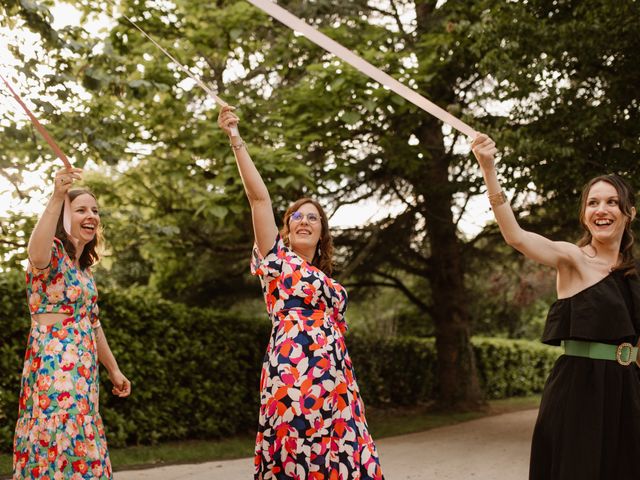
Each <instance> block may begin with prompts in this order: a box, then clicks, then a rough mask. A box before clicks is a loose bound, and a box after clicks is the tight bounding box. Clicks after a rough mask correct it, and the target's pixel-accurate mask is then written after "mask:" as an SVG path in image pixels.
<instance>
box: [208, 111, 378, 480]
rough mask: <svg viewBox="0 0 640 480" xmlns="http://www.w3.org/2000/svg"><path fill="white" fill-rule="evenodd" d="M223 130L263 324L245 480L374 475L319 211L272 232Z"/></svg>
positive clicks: (267, 209)
mask: <svg viewBox="0 0 640 480" xmlns="http://www.w3.org/2000/svg"><path fill="white" fill-rule="evenodd" d="M237 123H238V117H237V116H236V115H235V114H234V113H233V107H224V108H223V109H222V110H221V112H220V116H219V119H218V124H219V125H220V127H221V128H222V129H223V130H224V131H225V133H227V135H229V137H230V140H231V146H232V148H233V150H234V153H235V156H236V161H237V164H238V169H239V171H240V176H241V177H242V181H243V184H244V187H245V191H246V194H247V197H248V199H249V203H250V204H251V212H252V218H253V228H254V233H255V247H254V249H253V257H252V262H251V273H253V274H254V275H257V276H258V277H259V278H260V282H261V284H262V290H263V293H264V298H265V302H266V304H267V312H268V314H269V317H270V318H271V321H272V324H273V328H272V332H271V339H270V341H269V345H268V346H267V352H266V355H265V360H264V364H263V367H262V375H261V380H260V415H259V426H258V435H257V438H256V451H255V479H257V480H271V479H278V480H284V479H300V480H302V479H308V480H320V479H323V480H333V479H335V480H338V479H340V480H356V479H357V480H373V479H375V480H380V479H382V478H383V476H382V470H381V468H380V462H379V460H378V454H377V452H376V447H375V444H374V443H373V439H372V438H371V436H370V435H369V429H368V427H367V422H366V420H365V416H364V405H363V403H362V399H361V398H360V392H359V390H358V385H357V383H356V380H355V376H354V372H353V367H352V365H351V359H350V358H349V354H348V352H347V348H346V346H345V342H344V336H343V335H344V332H345V330H346V328H347V327H346V323H345V320H344V313H345V310H346V308H347V293H346V291H345V289H344V288H343V287H342V286H341V285H340V284H339V283H338V282H336V281H335V280H333V279H332V278H331V276H330V275H331V260H332V255H333V244H332V240H331V234H330V232H329V224H328V221H327V216H326V214H325V213H324V211H323V209H322V207H321V206H320V205H319V204H318V203H317V202H316V201H314V200H311V199H309V198H302V199H300V200H298V201H296V202H295V203H294V204H293V205H291V206H290V207H289V209H288V210H287V212H286V213H285V216H284V227H283V228H282V231H281V232H278V229H277V227H276V221H275V218H274V215H273V210H272V207H271V199H270V197H269V192H268V191H267V188H266V186H265V184H264V182H263V181H262V178H261V177H260V174H259V173H258V171H257V169H256V168H255V166H254V164H253V162H252V161H251V158H250V157H249V153H248V152H247V149H246V145H245V143H244V142H243V141H242V139H241V138H240V137H239V136H231V135H232V133H231V127H233V126H236V125H237Z"/></svg>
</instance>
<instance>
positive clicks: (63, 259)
mask: <svg viewBox="0 0 640 480" xmlns="http://www.w3.org/2000/svg"><path fill="white" fill-rule="evenodd" d="M80 178H81V170H79V169H73V170H70V171H67V170H63V171H60V172H58V174H57V175H56V177H55V186H54V193H53V195H52V197H51V199H50V200H49V204H48V205H47V208H46V209H45V211H44V213H43V214H42V216H41V217H40V219H39V220H38V223H37V225H36V227H35V229H34V231H33V233H32V234H31V238H30V240H29V248H28V252H29V265H28V268H27V298H28V302H29V309H30V312H31V319H32V321H31V332H30V335H29V341H28V345H27V351H26V354H25V361H24V369H23V372H22V387H21V393H20V405H19V417H18V422H17V425H16V432H15V438H14V444H13V478H14V479H23V478H24V479H36V478H38V479H49V480H53V479H56V480H61V479H74V480H80V479H110V478H112V473H111V464H110V462H109V454H108V451H107V443H106V439H105V435H104V428H103V425H102V420H101V418H100V414H99V413H98V360H100V361H101V362H102V364H103V365H104V366H105V367H106V368H107V370H108V372H109V378H110V379H111V382H112V383H113V385H114V386H113V393H114V394H115V395H118V396H120V397H126V396H128V395H129V393H130V392H131V384H130V383H129V380H127V378H126V377H125V376H124V375H123V374H122V372H121V371H120V369H119V368H118V364H117V363H116V360H115V358H114V356H113V354H112V353H111V350H110V348H109V344H108V343H107V339H106V337H105V334H104V332H103V331H102V328H101V326H100V321H99V320H98V305H97V303H96V302H97V298H98V293H97V290H96V286H95V283H94V280H93V275H92V273H91V268H90V267H91V265H93V264H94V263H95V262H96V261H97V260H98V253H97V250H98V248H99V246H100V237H101V236H100V233H99V232H100V216H99V214H98V207H97V203H96V199H95V197H94V196H93V194H91V193H90V192H88V191H87V190H72V191H69V188H70V187H71V185H72V184H73V181H74V180H77V179H80ZM67 195H68V200H67V201H68V202H70V203H69V208H65V213H64V214H63V204H64V202H65V196H67ZM65 215H68V216H69V217H70V218H68V220H70V222H69V223H70V225H69V227H68V229H69V234H67V232H66V231H65V228H64V227H63V223H64V222H63V217H64V216H65Z"/></svg>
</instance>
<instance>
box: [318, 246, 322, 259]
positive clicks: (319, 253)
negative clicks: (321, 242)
mask: <svg viewBox="0 0 640 480" xmlns="http://www.w3.org/2000/svg"><path fill="white" fill-rule="evenodd" d="M318 256H319V257H321V256H322V250H320V247H318Z"/></svg>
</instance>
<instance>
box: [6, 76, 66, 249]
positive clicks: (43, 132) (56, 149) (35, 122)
mask: <svg viewBox="0 0 640 480" xmlns="http://www.w3.org/2000/svg"><path fill="white" fill-rule="evenodd" d="M0 78H1V79H2V81H3V82H4V84H5V85H6V86H7V88H8V89H9V91H10V92H11V94H12V95H13V98H15V99H16V101H17V102H18V103H19V104H20V106H21V107H22V109H23V110H24V111H25V113H26V114H27V116H28V117H29V120H31V123H32V124H33V126H34V127H36V130H38V132H40V135H42V137H43V138H44V139H45V141H46V142H47V143H48V144H49V146H50V147H51V150H53V153H55V154H56V155H57V157H58V158H59V159H60V160H62V163H63V164H64V166H65V168H66V169H67V171H69V172H70V171H71V169H72V168H73V166H72V165H71V162H70V161H69V159H68V158H67V156H66V155H65V154H64V152H63V151H62V149H61V148H60V147H59V146H58V144H57V143H56V142H55V140H54V139H53V138H52V137H51V135H49V132H47V130H46V129H45V128H44V127H43V126H42V124H41V123H40V122H39V121H38V119H37V118H36V116H35V115H34V114H33V113H31V110H29V107H27V105H26V104H25V103H24V102H23V101H22V98H20V95H18V94H17V93H16V91H15V90H14V89H13V87H11V84H10V83H9V82H8V81H7V79H6V78H4V77H3V76H2V75H0ZM62 228H64V231H65V232H67V235H69V236H71V199H70V198H69V195H68V194H67V195H65V197H64V205H63V207H62Z"/></svg>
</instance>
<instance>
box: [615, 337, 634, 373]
mask: <svg viewBox="0 0 640 480" xmlns="http://www.w3.org/2000/svg"><path fill="white" fill-rule="evenodd" d="M625 349H627V350H626V351H627V359H626V360H623V359H622V352H624V351H625ZM632 352H633V345H631V344H630V343H628V342H625V343H621V344H620V345H618V348H617V349H616V361H617V362H618V363H619V364H620V365H624V366H625V367H626V366H627V365H631V362H633V359H632V358H631V353H632ZM637 362H638V358H637V356H636V363H637Z"/></svg>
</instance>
